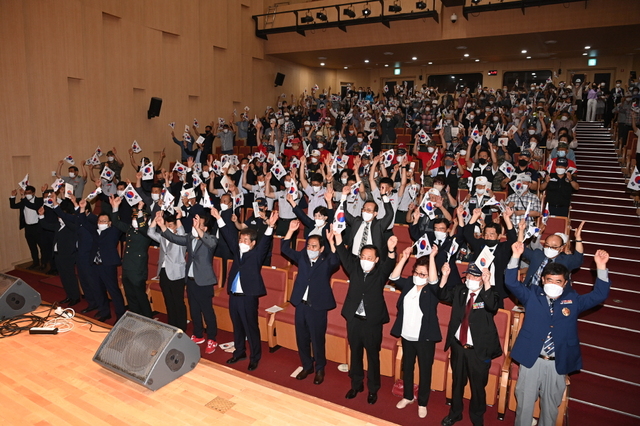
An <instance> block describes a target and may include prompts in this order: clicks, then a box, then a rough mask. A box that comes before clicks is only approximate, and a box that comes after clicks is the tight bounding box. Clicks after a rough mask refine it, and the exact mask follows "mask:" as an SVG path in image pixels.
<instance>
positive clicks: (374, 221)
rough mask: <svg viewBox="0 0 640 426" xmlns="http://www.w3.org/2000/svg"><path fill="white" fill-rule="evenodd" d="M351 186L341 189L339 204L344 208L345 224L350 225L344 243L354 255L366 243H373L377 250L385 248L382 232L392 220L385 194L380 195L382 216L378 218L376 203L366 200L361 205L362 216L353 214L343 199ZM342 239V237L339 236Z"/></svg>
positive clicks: (390, 208)
mask: <svg viewBox="0 0 640 426" xmlns="http://www.w3.org/2000/svg"><path fill="white" fill-rule="evenodd" d="M350 191H351V188H350V187H349V186H347V185H345V187H344V188H343V189H342V197H341V198H340V204H342V207H343V208H344V216H345V220H346V222H347V225H349V226H350V227H351V233H350V235H349V238H348V241H346V242H345V244H346V245H347V246H348V247H349V250H350V251H351V254H353V255H355V256H359V255H360V251H361V249H362V248H363V247H364V246H366V245H373V246H375V247H376V248H377V250H378V252H383V251H384V250H385V247H386V244H385V241H386V239H385V237H384V232H385V231H386V230H387V228H389V225H391V222H393V216H394V214H393V207H392V206H391V202H390V200H389V197H388V196H387V195H383V196H382V202H383V204H384V211H385V214H384V217H383V218H382V219H378V217H377V216H378V204H377V203H376V202H375V201H367V202H365V203H364V206H363V207H362V216H357V217H356V216H353V215H352V214H351V213H349V210H348V209H347V206H346V203H345V201H346V200H347V195H349V192H350ZM341 239H342V237H341Z"/></svg>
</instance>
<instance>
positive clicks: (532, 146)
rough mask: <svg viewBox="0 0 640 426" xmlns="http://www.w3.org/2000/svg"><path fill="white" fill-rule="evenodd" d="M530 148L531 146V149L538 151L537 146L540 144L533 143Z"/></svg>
mask: <svg viewBox="0 0 640 426" xmlns="http://www.w3.org/2000/svg"><path fill="white" fill-rule="evenodd" d="M530 146H531V149H536V146H538V144H537V143H533V142H532V143H531V144H530Z"/></svg>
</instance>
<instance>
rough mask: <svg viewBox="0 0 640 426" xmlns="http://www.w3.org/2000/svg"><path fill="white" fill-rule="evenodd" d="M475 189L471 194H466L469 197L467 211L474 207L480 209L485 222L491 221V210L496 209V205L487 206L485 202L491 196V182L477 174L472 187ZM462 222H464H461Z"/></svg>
mask: <svg viewBox="0 0 640 426" xmlns="http://www.w3.org/2000/svg"><path fill="white" fill-rule="evenodd" d="M473 189H474V190H475V191H472V192H474V194H473V195H468V197H469V211H470V212H472V211H473V210H475V209H481V210H482V213H483V215H484V221H485V223H491V222H493V216H492V214H493V212H494V211H498V208H497V207H496V206H487V205H486V203H487V201H489V200H490V199H491V198H492V197H493V192H492V191H491V184H490V183H489V180H488V179H487V178H486V177H484V176H479V177H478V178H477V179H476V181H475V186H474V187H473ZM461 223H464V222H461Z"/></svg>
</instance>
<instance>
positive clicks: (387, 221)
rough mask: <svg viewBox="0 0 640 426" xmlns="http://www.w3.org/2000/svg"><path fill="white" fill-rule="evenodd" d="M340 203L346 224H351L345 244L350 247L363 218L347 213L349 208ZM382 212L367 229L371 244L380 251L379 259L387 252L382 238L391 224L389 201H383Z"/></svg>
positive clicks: (391, 209)
mask: <svg viewBox="0 0 640 426" xmlns="http://www.w3.org/2000/svg"><path fill="white" fill-rule="evenodd" d="M342 204H343V205H342V208H343V209H344V216H345V220H346V222H347V225H349V226H351V235H350V236H349V242H348V244H347V245H348V246H349V248H351V246H352V245H353V240H354V238H355V236H356V233H357V232H358V229H360V225H362V222H364V219H362V216H353V215H352V214H351V213H349V210H347V208H346V206H345V205H344V202H342ZM384 212H385V213H384V217H383V218H382V219H378V218H377V217H376V218H374V219H373V220H372V221H371V225H370V229H369V232H370V233H371V234H370V235H371V241H372V242H373V245H374V246H376V247H377V248H378V250H379V251H380V258H381V259H382V258H384V257H386V255H383V253H386V252H387V242H386V240H385V239H384V232H385V231H386V230H387V228H389V225H391V222H392V221H393V207H391V202H389V201H387V202H386V203H384ZM341 259H342V258H341ZM343 262H344V261H343ZM389 272H391V271H389ZM388 277H389V275H387V278H388Z"/></svg>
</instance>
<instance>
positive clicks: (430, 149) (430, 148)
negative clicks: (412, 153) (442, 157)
mask: <svg viewBox="0 0 640 426" xmlns="http://www.w3.org/2000/svg"><path fill="white" fill-rule="evenodd" d="M435 150H436V149H435V148H434V147H432V146H430V147H427V152H428V153H429V154H432V153H433V152H434V151H435Z"/></svg>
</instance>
